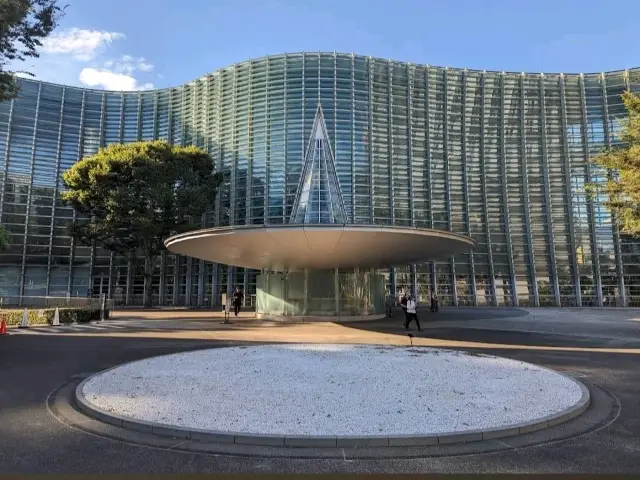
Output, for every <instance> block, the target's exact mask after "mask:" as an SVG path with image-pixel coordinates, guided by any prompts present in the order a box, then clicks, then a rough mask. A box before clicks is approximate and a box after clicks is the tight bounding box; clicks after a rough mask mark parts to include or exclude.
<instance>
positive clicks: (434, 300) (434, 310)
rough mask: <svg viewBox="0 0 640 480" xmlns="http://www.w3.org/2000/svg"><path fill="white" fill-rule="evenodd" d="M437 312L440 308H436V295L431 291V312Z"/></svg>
mask: <svg viewBox="0 0 640 480" xmlns="http://www.w3.org/2000/svg"><path fill="white" fill-rule="evenodd" d="M439 310H440V308H439V306H438V294H437V293H436V291H435V290H432V291H431V311H432V312H437V311H439Z"/></svg>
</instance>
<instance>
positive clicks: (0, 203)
mask: <svg viewBox="0 0 640 480" xmlns="http://www.w3.org/2000/svg"><path fill="white" fill-rule="evenodd" d="M10 103H11V105H10V107H9V118H8V120H7V121H8V122H9V123H8V124H7V141H6V144H5V146H4V165H3V167H2V182H3V187H4V188H1V189H0V220H1V219H2V213H3V211H4V192H5V189H6V184H7V176H8V174H9V149H10V148H9V147H10V146H11V127H12V125H13V112H14V109H15V107H14V105H15V100H13V99H12V100H10ZM60 121H61V122H62V119H61V120H60Z"/></svg>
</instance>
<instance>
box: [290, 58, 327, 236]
mask: <svg viewBox="0 0 640 480" xmlns="http://www.w3.org/2000/svg"><path fill="white" fill-rule="evenodd" d="M288 62H289V59H288V56H287V54H286V53H285V55H284V88H283V100H282V108H283V117H284V133H283V137H284V145H283V147H282V148H284V155H285V156H284V159H283V170H284V175H283V185H282V187H283V189H282V223H283V224H284V223H287V173H288V172H287V143H288V142H287V140H288V135H287V133H288V127H289V119H288V115H287V90H288V89H287V83H288V82H287V80H288V78H287V77H288V75H287V70H288V68H287V64H288ZM318 62H320V59H319V58H318ZM319 84H320V72H318V86H319ZM292 208H293V205H292ZM291 213H293V210H292V212H291Z"/></svg>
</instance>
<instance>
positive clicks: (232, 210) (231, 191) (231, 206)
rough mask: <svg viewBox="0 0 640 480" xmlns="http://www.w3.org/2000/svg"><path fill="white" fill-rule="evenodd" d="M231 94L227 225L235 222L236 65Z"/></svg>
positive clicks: (236, 156) (236, 153) (235, 66)
mask: <svg viewBox="0 0 640 480" xmlns="http://www.w3.org/2000/svg"><path fill="white" fill-rule="evenodd" d="M232 89H233V90H232V96H231V105H232V107H231V108H232V111H231V118H232V120H231V151H232V154H231V180H230V181H229V225H235V224H236V164H237V163H238V152H237V151H236V119H237V115H238V66H237V65H234V66H233V85H232Z"/></svg>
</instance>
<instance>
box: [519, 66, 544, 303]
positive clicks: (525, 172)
mask: <svg viewBox="0 0 640 480" xmlns="http://www.w3.org/2000/svg"><path fill="white" fill-rule="evenodd" d="M524 79H525V75H524V73H523V74H522V76H521V77H520V95H521V102H522V103H521V108H520V132H521V139H520V142H521V143H520V148H521V149H522V153H521V158H522V186H523V190H524V219H525V223H526V230H527V243H528V244H529V265H530V268H531V278H530V279H529V280H530V281H531V284H532V287H533V305H534V307H539V306H540V294H539V292H538V275H537V273H536V261H535V253H534V249H533V235H532V234H531V211H530V210H531V207H530V203H529V169H528V166H527V165H528V162H527V140H526V139H527V135H526V132H527V129H526V127H525V125H526V124H525V121H526V117H525V111H526V103H525V101H526V95H525V82H524Z"/></svg>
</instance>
